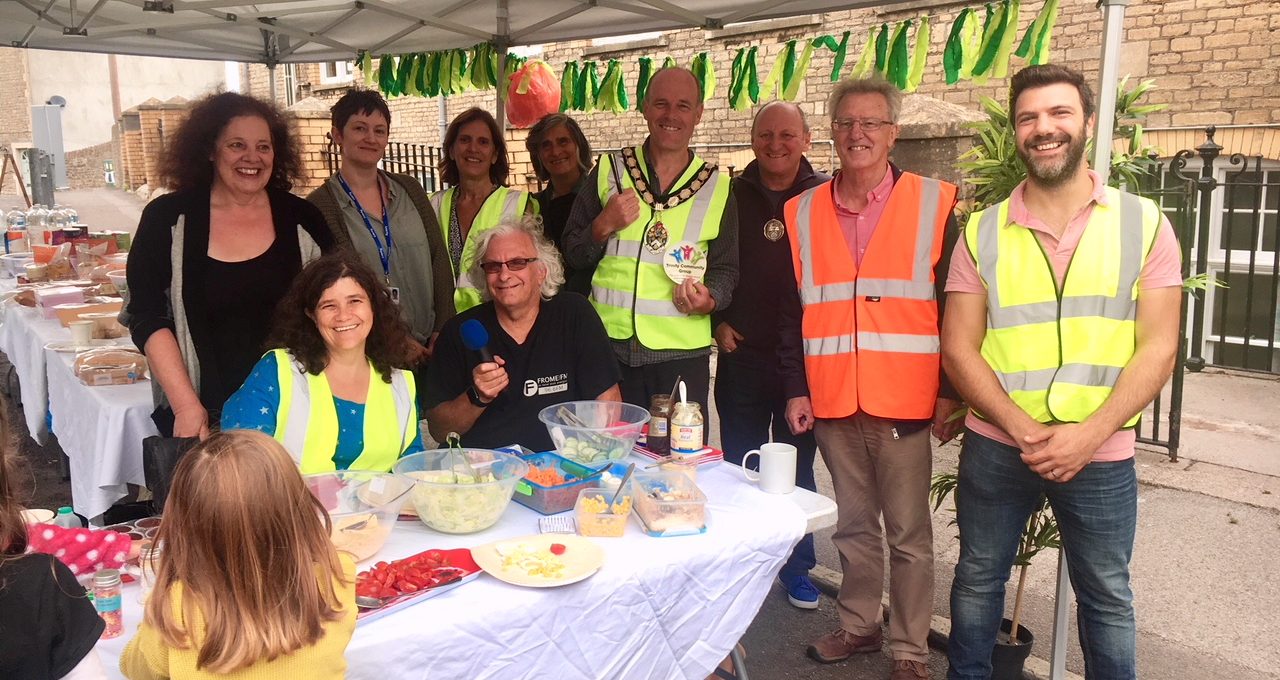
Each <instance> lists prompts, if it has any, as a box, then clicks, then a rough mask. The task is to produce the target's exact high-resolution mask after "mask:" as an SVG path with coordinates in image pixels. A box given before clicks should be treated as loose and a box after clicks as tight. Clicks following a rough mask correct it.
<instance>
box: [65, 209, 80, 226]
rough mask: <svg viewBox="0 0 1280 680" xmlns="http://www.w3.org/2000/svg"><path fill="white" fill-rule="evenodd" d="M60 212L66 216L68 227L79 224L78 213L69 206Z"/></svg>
mask: <svg viewBox="0 0 1280 680" xmlns="http://www.w3.org/2000/svg"><path fill="white" fill-rule="evenodd" d="M62 211H63V212H65V213H66V214H67V226H68V227H74V226H76V225H78V224H80V213H79V212H77V211H76V209H75V208H72V207H71V206H67V207H65V208H63V209H62Z"/></svg>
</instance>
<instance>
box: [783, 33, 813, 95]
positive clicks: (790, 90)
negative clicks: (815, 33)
mask: <svg viewBox="0 0 1280 680" xmlns="http://www.w3.org/2000/svg"><path fill="white" fill-rule="evenodd" d="M811 59H813V42H812V41H806V42H805V45H804V51H803V52H801V53H800V60H799V61H798V62H797V63H796V64H795V68H793V69H791V72H790V74H789V75H790V77H788V74H786V73H784V74H783V79H782V98H783V99H785V100H787V101H789V102H791V101H795V99H796V95H797V94H799V93H800V84H801V83H803V82H804V79H805V76H806V75H807V74H808V73H809V61H810V60H811Z"/></svg>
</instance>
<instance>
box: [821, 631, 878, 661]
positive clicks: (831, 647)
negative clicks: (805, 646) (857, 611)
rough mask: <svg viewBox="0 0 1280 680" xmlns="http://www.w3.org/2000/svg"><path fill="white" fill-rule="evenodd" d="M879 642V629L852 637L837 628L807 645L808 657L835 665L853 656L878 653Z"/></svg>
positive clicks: (852, 635)
mask: <svg viewBox="0 0 1280 680" xmlns="http://www.w3.org/2000/svg"><path fill="white" fill-rule="evenodd" d="M881 642H883V634H882V633H881V632H880V629H879V628H877V629H876V631H875V632H874V633H872V634H870V635H854V634H853V633H850V632H849V631H847V630H845V629H843V628H837V629H835V630H833V631H831V632H830V633H827V634H826V635H823V636H822V637H820V638H818V640H817V641H816V642H814V643H813V644H811V645H809V657H810V658H811V659H813V660H814V661H818V662H820V663H836V662H839V661H844V660H845V659H847V658H849V657H851V656H853V655H854V654H866V653H868V652H878V651H880V644H881Z"/></svg>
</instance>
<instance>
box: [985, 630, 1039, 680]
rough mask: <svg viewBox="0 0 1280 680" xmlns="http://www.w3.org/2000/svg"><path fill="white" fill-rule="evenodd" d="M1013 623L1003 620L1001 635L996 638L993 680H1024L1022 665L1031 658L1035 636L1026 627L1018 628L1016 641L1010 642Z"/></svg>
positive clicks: (992, 661) (992, 653) (992, 658)
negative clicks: (1010, 630)
mask: <svg viewBox="0 0 1280 680" xmlns="http://www.w3.org/2000/svg"><path fill="white" fill-rule="evenodd" d="M1012 626H1013V622H1012V621H1010V620H1009V619H1001V621H1000V632H1001V633H1003V635H1000V636H998V637H997V638H996V646H995V647H994V648H993V649H992V650H991V680H1022V665H1023V664H1025V663H1026V661H1027V657H1028V656H1031V645H1032V643H1034V642H1035V639H1036V638H1035V636H1034V635H1032V634H1031V631H1030V630H1027V627H1026V626H1022V625H1020V626H1018V637H1017V640H1016V641H1009V629H1010V628H1011V627H1012Z"/></svg>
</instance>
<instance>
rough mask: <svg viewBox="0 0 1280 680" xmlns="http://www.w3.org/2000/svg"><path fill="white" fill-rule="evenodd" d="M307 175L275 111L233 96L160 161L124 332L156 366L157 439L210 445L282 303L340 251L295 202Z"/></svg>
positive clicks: (199, 119) (216, 98)
mask: <svg viewBox="0 0 1280 680" xmlns="http://www.w3.org/2000/svg"><path fill="white" fill-rule="evenodd" d="M301 168H302V164H301V161H300V158H299V155H298V145H297V142H296V141H295V140H294V139H293V138H292V137H291V135H290V134H289V128H288V123H287V121H286V120H285V118H284V117H283V116H282V115H281V113H280V112H279V111H278V110H277V109H276V108H275V107H274V106H272V105H271V104H268V103H266V102H263V101H260V100H257V99H254V98H252V97H246V96H244V95H240V94H236V93H233V92H224V93H221V94H216V95H211V96H209V97H206V98H204V99H202V100H200V101H199V102H197V103H196V104H195V106H193V107H192V109H191V113H190V115H189V116H188V118H187V120H186V122H184V123H183V124H182V126H181V127H179V128H178V130H177V132H176V133H175V135H174V137H173V140H172V142H171V143H170V145H169V147H168V148H167V149H166V152H165V155H164V157H163V158H162V159H161V167H160V174H161V177H162V179H163V180H164V181H165V183H166V184H167V186H169V187H170V188H172V189H174V193H172V194H167V195H165V196H161V197H159V198H157V199H155V200H154V201H152V202H151V203H149V204H148V205H147V207H146V209H145V210H143V213H142V220H141V221H140V222H139V224H138V232H137V235H136V236H135V238H134V242H133V248H132V250H130V252H129V266H128V270H127V271H128V281H129V305H128V307H127V310H126V312H127V313H126V317H127V323H128V326H129V330H130V332H131V333H132V335H133V341H134V343H135V344H136V345H137V346H138V347H141V348H142V349H143V351H144V352H145V353H146V355H147V361H148V362H149V363H150V366H151V373H152V377H153V378H154V380H155V383H154V384H155V385H158V386H159V388H160V390H159V392H158V393H157V394H156V404H157V407H156V412H155V414H154V415H153V418H154V419H155V421H156V425H157V427H159V429H160V432H161V433H162V434H165V435H171V436H176V437H195V436H199V437H201V438H204V437H206V436H208V434H209V423H210V422H213V423H217V422H218V412H219V411H220V410H221V409H222V404H223V402H225V401H226V400H227V397H229V396H231V394H232V393H233V392H235V390H236V389H237V388H239V387H240V385H241V383H243V382H244V379H245V378H246V377H247V376H248V375H249V371H250V370H251V369H252V368H253V365H254V364H255V363H256V362H257V360H258V358H259V357H260V356H261V353H262V351H263V346H262V345H263V341H264V340H265V339H266V334H267V331H268V330H269V329H270V326H271V316H272V312H273V311H274V309H275V306H276V303H277V302H278V301H279V300H280V299H281V298H282V297H284V294H285V292H286V291H287V290H288V289H289V285H290V283H291V282H292V281H293V277H294V276H295V275H297V273H298V272H299V271H301V269H302V265H303V264H305V263H306V262H308V261H310V260H312V259H314V258H316V257H318V256H319V255H320V253H321V252H322V251H323V252H327V251H328V250H330V249H331V248H332V236H331V234H330V231H329V229H328V227H327V226H326V225H325V222H324V217H323V216H322V215H321V214H320V212H319V210H318V209H317V208H316V207H315V206H313V205H311V204H310V203H307V202H306V201H305V200H303V199H301V198H298V197H297V196H294V195H292V194H290V193H289V189H290V187H291V186H292V180H294V179H295V178H297V177H298V176H299V175H300V171H301Z"/></svg>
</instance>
